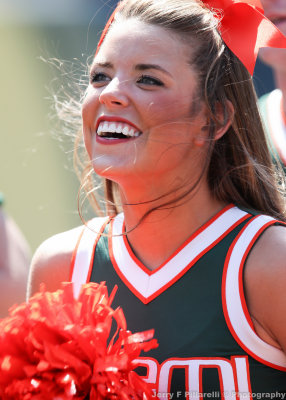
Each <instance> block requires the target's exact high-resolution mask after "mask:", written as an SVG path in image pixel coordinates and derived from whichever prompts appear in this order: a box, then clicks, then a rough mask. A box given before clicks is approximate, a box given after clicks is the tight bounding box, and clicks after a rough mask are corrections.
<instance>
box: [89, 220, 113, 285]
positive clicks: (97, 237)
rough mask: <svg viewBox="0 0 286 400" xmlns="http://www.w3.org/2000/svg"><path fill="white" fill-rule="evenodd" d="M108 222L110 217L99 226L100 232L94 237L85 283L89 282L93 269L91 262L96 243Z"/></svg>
mask: <svg viewBox="0 0 286 400" xmlns="http://www.w3.org/2000/svg"><path fill="white" fill-rule="evenodd" d="M110 220H111V217H109V218H107V220H106V221H105V222H104V223H103V224H102V225H101V228H100V230H99V232H98V234H97V236H96V239H95V241H94V244H93V249H92V257H91V258H90V263H89V268H88V273H87V276H86V282H89V281H90V276H91V273H92V267H93V260H94V255H95V248H96V246H97V243H98V241H99V239H100V238H101V234H102V233H103V231H104V229H105V227H106V225H107V224H108V223H109V222H110ZM88 229H90V228H88Z"/></svg>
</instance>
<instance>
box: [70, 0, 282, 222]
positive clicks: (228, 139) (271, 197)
mask: <svg viewBox="0 0 286 400" xmlns="http://www.w3.org/2000/svg"><path fill="white" fill-rule="evenodd" d="M127 18H138V19H139V20H141V21H143V22H145V23H148V24H153V25H157V26H161V27H163V28H165V29H167V30H169V31H170V32H173V33H175V34H178V35H180V37H181V38H182V39H183V40H184V42H186V43H189V45H190V47H191V49H192V52H191V53H192V59H191V60H190V62H191V64H192V66H193V67H194V68H195V70H196V71H197V73H198V77H199V93H198V94H199V97H200V98H201V99H202V100H203V101H204V102H205V104H206V105H207V108H208V118H209V139H210V140H209V148H208V156H207V158H206V161H205V165H204V168H203V171H207V178H208V184H209V187H210V189H211V192H212V193H213V195H214V196H215V198H217V199H218V200H221V201H223V202H227V203H229V202H234V203H236V204H238V205H240V206H242V207H246V208H250V209H254V210H257V211H259V212H261V213H264V214H268V215H272V216H274V217H276V218H278V219H281V220H286V217H285V214H284V198H283V196H282V194H281V192H282V188H283V185H282V180H283V179H282V177H280V178H279V179H278V178H277V170H276V169H275V168H274V166H273V163H272V160H271V156H270V153H269V150H268V147H267V142H266V139H265V135H264V130H263V127H262V123H261V119H260V115H259V111H258V108H257V98H256V94H255V91H254V88H253V83H252V78H251V76H250V75H249V73H248V71H247V70H246V68H245V67H244V65H243V64H242V63H241V62H240V61H239V60H238V58H237V57H236V56H235V55H234V54H233V53H232V52H231V51H230V50H229V49H228V47H227V46H226V45H225V44H224V42H223V41H222V39H221V36H220V34H219V31H218V24H219V15H218V14H216V15H215V14H214V11H213V10H212V11H211V10H209V9H208V8H207V7H206V6H204V4H203V3H202V2H201V1H199V0H124V1H123V2H122V7H121V9H120V11H119V12H118V13H117V15H116V18H115V21H114V23H117V21H120V20H124V19H127ZM229 102H231V103H232V105H233V108H234V116H233V120H232V124H231V126H230V128H229V129H228V131H227V132H226V133H225V134H224V135H223V136H222V137H221V138H220V139H219V140H214V135H215V132H216V130H217V128H218V127H219V126H222V125H224V124H225V123H226V122H227V121H228V120H229V118H231V115H230V107H229ZM218 105H219V106H220V107H222V109H223V111H224V120H223V121H219V120H218V118H217V117H216V110H217V107H218ZM75 157H76V158H75V159H76V161H77V164H78V161H79V157H78V154H77V153H76V156H75ZM80 166H81V170H82V171H83V172H82V173H81V177H82V182H83V184H82V187H83V188H84V189H85V191H86V192H87V193H89V195H90V196H91V201H92V202H93V204H94V205H95V207H96V209H97V211H99V210H100V207H99V204H98V202H97V199H96V197H95V195H94V190H93V188H94V182H93V180H92V174H91V170H92V167H91V164H90V162H89V161H88V160H87V159H86V161H85V162H84V163H82V162H81V163H80ZM103 181H104V188H105V199H106V212H107V213H108V214H116V213H118V211H119V207H118V204H119V202H118V196H117V190H118V187H117V184H116V183H114V182H112V181H110V180H108V179H104V180H103ZM278 181H279V185H280V190H279V185H278ZM197 184H199V181H198V182H197V183H196V184H195V185H194V186H192V187H191V188H188V189H186V191H185V193H184V194H183V195H182V196H181V197H180V199H177V200H181V199H183V197H184V196H186V195H188V194H189V193H190V192H191V191H193V190H194V189H195V187H196V186H197ZM173 203H174V202H172V203H165V204H163V206H162V207H166V206H170V205H171V204H173ZM151 211H153V210H150V212H151Z"/></svg>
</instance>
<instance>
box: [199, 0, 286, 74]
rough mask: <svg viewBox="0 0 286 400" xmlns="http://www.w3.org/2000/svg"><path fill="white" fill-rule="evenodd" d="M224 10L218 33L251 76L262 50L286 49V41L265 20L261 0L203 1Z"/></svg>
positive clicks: (210, 6)
mask: <svg viewBox="0 0 286 400" xmlns="http://www.w3.org/2000/svg"><path fill="white" fill-rule="evenodd" d="M202 2H203V3H204V4H205V5H206V6H207V7H208V8H210V9H217V10H222V18H221V22H220V28H219V31H220V33H221V36H222V38H223V41H224V42H225V44H226V45H227V46H228V47H229V49H230V50H231V51H232V52H233V53H234V54H235V55H236V56H237V57H238V58H239V59H240V61H241V62H242V63H243V64H244V66H245V67H246V68H247V69H248V71H249V73H250V74H251V75H252V74H253V71H254V67H255V62H256V59H257V54H258V50H259V49H260V47H277V48H286V37H285V36H284V35H283V34H282V33H281V32H280V31H279V29H277V28H276V26H275V25H274V24H272V22H271V21H269V19H268V18H266V17H265V15H264V11H263V7H262V5H261V2H260V0H202Z"/></svg>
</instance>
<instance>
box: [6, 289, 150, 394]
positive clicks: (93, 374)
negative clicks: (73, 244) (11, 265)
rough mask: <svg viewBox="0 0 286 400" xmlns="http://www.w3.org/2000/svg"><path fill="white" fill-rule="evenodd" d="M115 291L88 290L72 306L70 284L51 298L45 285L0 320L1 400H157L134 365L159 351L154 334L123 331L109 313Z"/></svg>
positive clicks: (117, 314)
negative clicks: (150, 352) (144, 353)
mask: <svg viewBox="0 0 286 400" xmlns="http://www.w3.org/2000/svg"><path fill="white" fill-rule="evenodd" d="M115 290H116V289H115ZM115 290H114V291H113V292H112V293H111V295H110V296H108V292H107V288H106V286H105V284H104V283H101V284H96V283H88V284H86V285H83V286H82V289H81V292H80V295H79V298H78V299H75V298H74V295H73V285H72V283H64V284H63V285H62V289H60V290H58V291H56V292H53V293H50V292H46V291H45V288H44V286H42V287H41V291H40V292H39V293H37V294H35V295H34V296H33V297H31V298H30V299H29V302H27V303H24V304H21V305H20V306H15V307H14V308H12V309H11V310H10V316H9V317H7V318H5V319H3V320H2V321H0V398H1V399H2V400H12V399H13V400H30V399H32V400H45V399H47V400H48V399H49V400H50V399H54V400H70V399H91V400H103V399H112V400H113V399H118V400H127V399H128V400H129V399H130V400H131V399H132V400H141V399H142V400H147V399H151V398H152V399H154V395H153V393H152V390H151V388H150V387H149V385H148V384H147V383H146V382H144V381H143V380H142V379H141V378H140V377H139V376H138V375H137V374H136V373H135V372H134V371H133V369H134V365H133V364H132V362H133V360H134V359H135V358H137V357H138V356H139V355H140V352H141V351H142V350H144V351H148V350H150V349H152V348H155V347H157V346H158V344H157V341H156V340H155V339H153V334H154V332H153V331H146V332H141V333H135V334H132V333H131V332H129V331H128V330H127V327H126V321H125V317H124V314H123V311H122V310H121V309H120V308H117V309H116V310H114V309H112V308H111V302H112V300H113V297H114V294H115ZM113 321H115V324H116V332H115V333H114V335H113V337H111V325H112V322H113Z"/></svg>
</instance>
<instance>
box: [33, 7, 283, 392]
mask: <svg viewBox="0 0 286 400" xmlns="http://www.w3.org/2000/svg"><path fill="white" fill-rule="evenodd" d="M209 3H212V5H214V3H216V4H217V5H218V4H220V2H214V1H213V2H210V1H204V2H202V1H200V0H180V1H178V0H124V1H122V2H121V3H120V4H119V7H118V8H117V9H116V12H115V13H114V15H113V17H112V18H111V20H110V21H109V23H108V25H107V26H106V29H105V31H104V34H103V36H102V38H101V40H100V44H99V46H98V49H97V52H96V55H95V57H94V60H93V63H92V65H91V67H90V80H89V84H88V87H87V89H86V92H85V96H84V98H83V102H82V129H81V131H80V136H79V140H84V154H83V157H84V158H83V159H82V160H81V164H80V165H81V167H82V168H83V173H82V179H83V183H82V186H83V187H84V188H85V189H86V191H87V192H88V194H90V195H92V196H93V195H94V192H95V190H96V187H95V186H94V187H93V185H92V175H93V174H94V175H95V176H100V177H101V178H103V182H104V185H105V204H106V212H105V214H106V217H103V218H94V219H92V220H91V221H90V222H89V223H88V224H87V226H86V227H79V228H77V229H74V230H72V231H68V232H64V233H62V234H59V235H56V236H55V237H52V238H50V239H48V240H47V241H46V242H44V243H43V244H42V245H41V246H40V248H39V249H38V250H37V252H36V254H35V256H34V259H33V263H32V268H31V273H30V288H29V291H30V293H32V292H34V291H36V290H38V287H39V284H40V283H41V282H43V281H44V282H45V283H46V285H47V287H48V289H50V290H55V289H57V288H58V287H59V285H60V282H61V281H65V280H72V281H73V283H74V289H75V293H78V290H79V288H80V286H81V284H82V283H85V282H88V281H93V282H100V281H106V283H107V286H108V287H109V288H110V290H111V289H112V288H113V286H114V285H117V286H118V295H117V297H116V301H115V303H116V302H117V304H120V305H121V306H122V307H123V309H124V311H125V315H126V316H127V322H128V326H129V328H130V329H131V330H134V331H140V330H145V329H148V328H155V332H156V337H157V339H158V342H159V347H158V348H157V349H154V350H152V351H151V352H150V355H149V356H148V358H146V357H143V358H140V359H138V365H139V366H141V367H144V368H145V370H146V371H147V372H146V373H145V375H146V376H145V379H146V381H147V382H149V383H150V384H152V385H153V388H154V391H155V393H156V394H158V396H159V397H164V396H165V397H167V396H168V397H170V398H179V397H181V395H182V393H186V396H187V397H188V396H189V397H190V396H191V397H194V398H196V399H199V398H200V397H202V396H207V397H211V398H217V397H220V396H221V397H223V398H226V399H231V397H232V396H233V393H237V397H240V396H242V395H243V397H244V398H247V399H251V398H252V397H258V396H260V397H264V395H267V396H266V397H271V398H277V399H279V398H280V397H281V396H282V395H284V394H285V393H286V383H285V382H286V380H285V371H286V355H285V351H286V340H285V337H286V334H285V333H286V313H285V307H286V295H285V290H284V288H285V284H286V266H285V259H286V252H285V248H286V247H285V243H286V231H285V227H284V225H285V221H286V217H285V213H284V210H285V207H284V199H283V193H282V191H283V187H282V178H280V177H277V176H276V173H275V169H274V167H273V165H272V162H271V157H270V155H269V153H268V150H267V146H266V139H265V136H264V132H263V128H262V124H261V121H260V117H259V112H258V110H257V105H256V97H255V93H254V90H253V86H252V79H251V76H250V74H249V72H248V70H249V71H252V69H253V64H254V60H255V57H253V54H254V53H253V52H255V50H253V49H254V48H255V49H256V48H257V46H258V45H255V43H254V44H253V43H250V42H251V40H252V39H253V37H255V38H256V37H258V36H259V35H258V32H259V34H261V26H260V23H261V24H262V26H263V27H264V28H265V29H266V27H267V26H268V25H267V24H268V21H267V20H266V18H265V17H264V16H263V10H262V9H261V8H260V2H259V1H255V2H254V1H251V0H249V1H245V0H244V1H243V2H241V3H239V2H236V3H233V2H231V4H232V5H231V6H230V7H226V8H222V9H221V7H220V6H218V9H212V8H210V4H209ZM222 3H224V2H222ZM225 3H227V2H225ZM233 7H234V8H233ZM229 9H231V12H230V11H229ZM233 14H234V15H236V18H235V20H234V21H233V26H235V27H236V23H235V21H237V18H238V17H237V16H238V15H239V16H240V18H242V17H243V18H244V20H247V21H248V23H249V24H250V25H251V28H252V30H253V31H254V33H255V34H254V35H253V36H252V37H251V40H249V47H251V46H252V47H253V48H252V61H251V60H250V59H251V57H250V58H249V57H246V56H245V54H247V51H244V52H241V51H240V50H239V49H241V45H239V46H238V47H236V46H235V45H234V41H232V40H230V38H229V37H228V35H229V32H232V33H231V34H234V33H235V32H234V31H233V29H232V28H233V26H232V25H231V24H230V25H227V24H229V19H228V17H229V16H231V15H233ZM227 21H228V22H227ZM257 21H259V23H257ZM255 24H256V25H255ZM226 26H228V28H227V30H224V29H223V28H222V27H226ZM258 28H259V29H258ZM239 29H241V28H239ZM272 29H273V28H272V25H271V24H270V31H268V36H267V37H268V38H272V33H273V35H274V36H273V38H272V39H273V40H272V39H271V40H270V41H272V43H276V44H277V45H278V46H279V45H280V46H281V45H282V44H283V41H284V43H286V40H285V38H283V37H282V36H281V35H280V33H279V31H275V30H274V31H273V32H272ZM226 32H227V33H226ZM271 32H272V33H271ZM244 33H245V32H244ZM244 33H243V34H244ZM250 34H251V32H250V33H249V35H250ZM277 37H278V38H279V40H280V41H279V40H278V39H277ZM222 38H224V40H223V39H222ZM259 40H260V39H259ZM226 42H227V43H228V46H227V45H226ZM259 44H260V45H262V41H261V40H260V42H259ZM230 48H232V50H233V51H236V50H237V51H236V55H235V54H234V53H233V51H232V50H230ZM235 49H236V50H235ZM242 53H243V54H242ZM249 53H251V50H249ZM237 56H238V57H237ZM240 58H241V59H242V61H243V62H242V61H240ZM78 149H80V146H78V147H77V150H78ZM77 159H78V158H77ZM71 260H72V261H71ZM268 395H269V396H268Z"/></svg>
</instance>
